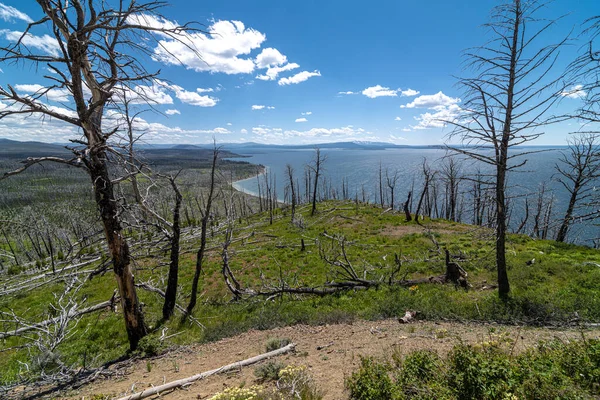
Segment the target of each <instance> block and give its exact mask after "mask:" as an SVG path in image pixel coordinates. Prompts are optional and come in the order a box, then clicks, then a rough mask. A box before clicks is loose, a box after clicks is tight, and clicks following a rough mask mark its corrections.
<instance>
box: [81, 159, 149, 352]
mask: <svg viewBox="0 0 600 400" xmlns="http://www.w3.org/2000/svg"><path fill="white" fill-rule="evenodd" d="M106 157H107V156H106V154H105V153H104V151H103V150H97V151H95V152H94V154H92V155H91V156H90V160H89V161H88V170H89V174H90V177H91V179H92V184H93V185H94V195H95V199H96V204H97V205H98V209H99V212H100V218H101V220H102V225H103V227H104V234H105V236H106V242H107V244H108V249H109V251H110V254H111V257H112V262H113V270H114V273H115V278H116V280H117V285H118V288H119V297H120V299H121V307H122V308H123V317H124V319H125V330H126V331H127V337H128V338H129V348H130V349H131V350H135V349H136V348H137V345H138V343H139V341H140V339H141V338H143V337H144V336H145V335H146V334H147V330H146V325H145V323H144V315H143V313H142V309H141V306H140V303H139V301H138V297H137V293H136V290H135V280H134V276H133V273H132V272H131V265H130V264H131V254H130V252H129V245H128V244H127V240H126V238H125V236H123V232H122V228H121V222H120V221H119V217H118V216H119V210H118V205H117V201H116V199H115V196H114V189H113V184H112V182H111V180H110V175H109V172H108V166H107V164H106V162H107V161H106Z"/></svg>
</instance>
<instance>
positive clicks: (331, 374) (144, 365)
mask: <svg viewBox="0 0 600 400" xmlns="http://www.w3.org/2000/svg"><path fill="white" fill-rule="evenodd" d="M491 331H493V332H494V333H495V334H498V333H500V332H502V333H505V334H506V335H510V337H511V338H512V339H516V344H515V351H520V350H523V349H524V348H526V347H528V346H532V345H534V344H535V343H537V342H538V341H539V340H547V339H552V338H559V339H561V340H568V339H577V338H581V331H580V330H576V329H548V328H543V329H541V328H519V327H513V326H502V325H495V324H485V325H483V324H458V323H434V322H415V323H412V324H407V325H401V324H399V323H398V321H397V320H383V321H357V322H355V323H353V324H349V325H348V324H340V325H326V326H305V325H297V326H292V327H285V328H278V329H272V330H268V331H249V332H246V333H244V334H242V335H239V336H236V337H233V338H228V339H223V340H221V341H218V342H215V343H209V344H203V345H194V346H187V347H183V348H180V349H178V350H176V351H173V352H170V353H169V354H167V355H165V356H162V357H160V358H156V359H150V360H141V361H138V362H136V363H135V364H134V365H133V366H132V367H131V368H129V370H128V371H127V374H126V375H124V377H122V378H119V379H109V380H104V381H97V382H95V383H93V384H91V385H89V386H86V387H84V388H81V389H79V390H78V391H77V392H76V393H70V394H69V397H65V398H69V399H90V398H92V396H93V395H94V394H103V395H111V396H118V395H124V394H129V393H131V392H132V390H133V391H136V392H138V391H141V390H143V389H145V388H147V387H150V386H152V385H154V386H157V385H161V384H163V383H165V382H169V381H172V380H176V379H181V378H185V377H188V376H191V375H194V374H197V373H200V372H203V371H207V370H210V369H213V368H217V367H220V366H223V365H226V364H229V363H232V362H235V361H239V360H243V359H246V358H249V357H252V356H255V355H258V354H260V353H264V352H265V344H266V342H267V340H268V339H269V338H273V337H278V338H289V339H291V340H292V341H293V342H294V343H297V347H296V352H295V354H288V355H284V356H281V357H279V359H278V361H281V362H282V363H284V364H294V365H306V366H307V367H308V368H309V371H310V373H311V374H312V376H313V377H314V379H315V380H316V382H317V385H318V386H319V387H320V388H322V389H323V390H324V391H325V399H329V400H334V399H335V400H337V399H347V393H344V379H345V377H347V376H348V375H349V374H351V373H352V371H354V370H356V368H357V367H358V364H359V362H360V356H361V355H372V356H376V357H386V356H389V355H390V352H391V351H392V349H393V348H397V349H399V350H400V351H402V352H403V353H407V352H410V351H412V350H416V349H434V350H437V351H438V352H439V353H440V354H445V353H447V352H448V351H449V350H450V349H451V348H452V346H453V345H454V344H456V343H457V338H461V339H462V340H463V341H465V342H469V343H476V342H482V341H486V340H490V335H491V333H490V332H491ZM585 335H586V337H589V338H592V337H596V338H597V337H600V330H587V331H585ZM326 345H329V346H327V347H325V348H323V349H321V350H317V347H318V346H326ZM255 368H256V366H253V367H248V368H245V369H243V370H241V371H236V372H235V373H230V374H225V375H218V376H212V377H210V378H208V379H206V380H203V381H199V382H195V383H194V384H192V385H191V386H189V387H188V388H187V389H186V390H177V391H174V392H172V393H168V394H165V395H163V396H162V398H164V399H168V400H171V399H205V398H208V397H210V396H212V395H213V394H215V393H217V392H219V391H221V390H223V389H224V388H225V387H229V386H239V385H241V384H245V385H246V386H249V385H252V384H253V383H254V382H255V379H256V378H255V376H254V369H255ZM148 370H150V372H148Z"/></svg>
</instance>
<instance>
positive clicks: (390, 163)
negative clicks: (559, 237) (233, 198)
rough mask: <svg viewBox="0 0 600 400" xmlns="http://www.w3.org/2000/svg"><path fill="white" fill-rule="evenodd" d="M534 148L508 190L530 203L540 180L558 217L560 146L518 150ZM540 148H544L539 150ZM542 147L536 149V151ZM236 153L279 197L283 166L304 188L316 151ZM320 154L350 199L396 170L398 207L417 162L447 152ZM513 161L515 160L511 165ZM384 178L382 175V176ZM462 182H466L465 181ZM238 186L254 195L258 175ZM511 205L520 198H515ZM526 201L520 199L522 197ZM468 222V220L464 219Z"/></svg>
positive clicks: (375, 189)
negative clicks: (259, 170)
mask: <svg viewBox="0 0 600 400" xmlns="http://www.w3.org/2000/svg"><path fill="white" fill-rule="evenodd" d="M532 150H534V151H536V152H534V153H532V154H528V155H526V156H523V157H520V158H518V159H517V158H515V162H514V163H520V162H522V161H523V160H525V159H526V160H527V163H526V164H525V165H524V166H523V167H521V168H520V169H519V171H515V172H511V173H510V175H509V178H508V180H509V186H510V188H509V190H510V193H511V194H512V195H523V194H528V195H529V196H530V207H531V206H533V201H534V200H535V199H534V197H536V196H537V193H538V191H539V190H540V187H541V185H542V184H543V183H545V184H546V185H547V188H548V189H552V190H553V192H552V193H553V195H554V197H555V201H554V206H553V210H554V211H553V214H554V216H555V218H558V217H559V216H560V215H562V214H563V213H564V211H565V208H566V206H567V203H568V199H569V194H568V193H567V191H566V190H565V189H564V188H563V187H562V185H560V184H559V183H558V182H557V181H556V180H555V179H554V177H555V175H556V170H555V168H554V167H555V165H556V164H557V162H558V158H559V155H560V151H561V150H564V149H563V148H556V147H555V148H543V149H542V148H526V149H522V150H520V151H521V152H524V151H532ZM540 150H543V151H540ZM537 151H540V152H537ZM236 152H237V153H238V154H242V155H245V156H248V157H249V158H246V159H245V160H246V161H248V162H251V163H253V164H262V165H264V166H265V167H266V168H267V170H268V171H269V173H271V174H275V176H276V183H277V188H276V190H277V197H278V198H279V199H280V200H281V201H283V200H284V193H285V186H286V184H287V176H286V171H285V170H286V165H287V164H290V165H291V166H292V167H293V168H294V170H295V173H294V174H295V176H296V178H297V179H298V180H299V182H300V190H301V192H302V193H303V192H304V190H303V188H304V186H303V185H304V184H303V182H304V180H303V179H304V170H305V168H306V166H307V165H308V164H310V163H311V162H312V160H313V159H314V156H315V151H314V150H313V149H301V150H300V149H298V150H296V149H292V150H290V149H270V148H269V149H265V148H256V149H252V148H248V149H244V150H236ZM321 154H322V155H324V156H325V157H326V161H325V163H324V164H323V176H325V177H326V179H327V180H330V182H331V183H332V185H333V186H334V187H335V188H336V190H337V191H338V193H340V194H341V187H342V181H343V180H345V181H346V182H347V183H348V188H349V190H348V192H349V196H350V197H351V198H354V197H355V196H356V195H358V198H361V196H362V190H363V188H364V190H365V191H366V192H367V196H368V199H369V201H371V202H376V201H378V200H379V186H378V185H379V167H380V164H381V167H382V169H383V170H384V172H385V170H386V168H387V169H388V170H389V171H390V173H392V172H393V171H395V170H397V171H398V176H399V179H398V183H397V185H396V199H397V202H396V204H397V205H396V207H398V204H400V202H404V201H405V200H406V196H407V195H408V192H409V191H410V190H411V187H413V181H414V190H415V193H414V195H415V196H416V195H418V193H419V192H420V190H421V188H422V174H421V166H422V163H423V160H424V159H427V162H428V163H429V164H430V166H431V167H432V169H439V168H441V167H442V164H443V163H444V162H446V161H445V157H447V155H448V153H447V152H446V151H445V150H443V149H436V148H391V149H385V150H362V149H361V150H346V149H321ZM514 163H513V164H514ZM478 170H479V171H483V172H485V171H488V172H490V171H491V169H490V167H489V166H486V165H484V164H482V163H475V162H473V161H472V160H465V162H463V163H462V164H461V172H462V175H463V176H465V177H467V178H469V177H471V178H472V177H474V176H475V175H476V174H477V171H478ZM384 179H385V178H384ZM463 185H465V187H466V185H467V183H464V184H463ZM234 186H235V187H236V189H238V190H241V191H244V192H246V193H250V194H254V195H256V194H257V193H258V183H257V178H256V177H254V178H249V179H246V180H242V181H238V182H236V183H235V184H234ZM514 202H515V204H517V202H519V200H518V199H517V200H514ZM521 202H522V203H524V202H523V201H521ZM523 208H524V207H523V205H519V206H515V207H514V209H513V217H514V221H517V220H519V219H521V218H522V214H523ZM467 222H468V221H467ZM597 236H598V234H597V232H596V229H595V228H594V227H589V226H579V225H576V226H574V227H573V230H572V236H571V237H572V238H573V240H575V239H576V240H577V241H578V242H584V243H587V244H591V242H590V240H591V239H592V238H595V237H597Z"/></svg>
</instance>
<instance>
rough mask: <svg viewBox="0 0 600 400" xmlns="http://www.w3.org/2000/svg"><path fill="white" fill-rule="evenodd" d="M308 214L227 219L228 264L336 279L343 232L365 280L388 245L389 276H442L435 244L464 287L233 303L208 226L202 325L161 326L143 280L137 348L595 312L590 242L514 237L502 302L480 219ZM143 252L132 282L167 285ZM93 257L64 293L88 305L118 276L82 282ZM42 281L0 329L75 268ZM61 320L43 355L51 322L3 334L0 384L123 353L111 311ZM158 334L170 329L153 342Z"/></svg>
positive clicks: (16, 299) (34, 316)
mask: <svg viewBox="0 0 600 400" xmlns="http://www.w3.org/2000/svg"><path fill="white" fill-rule="evenodd" d="M309 213H310V209H309V208H308V207H303V208H301V219H300V221H298V222H296V223H294V224H292V223H291V222H290V218H289V214H288V213H287V210H277V213H276V218H275V220H274V222H273V224H272V225H270V224H269V222H268V216H267V215H264V214H259V215H256V216H253V217H251V218H248V219H245V220H237V221H236V226H235V227H233V241H232V244H231V245H230V247H229V251H228V255H229V259H230V266H231V270H232V272H233V273H234V274H235V276H236V277H237V279H238V280H239V283H240V285H241V286H242V288H253V289H259V288H261V287H274V286H277V285H280V284H281V280H282V279H283V280H285V282H287V284H288V285H290V286H313V287H317V286H318V287H323V285H324V284H325V283H326V282H336V281H338V280H339V274H338V270H337V269H336V268H335V267H333V266H332V265H330V264H328V263H327V262H325V261H324V259H323V256H325V257H326V258H329V259H332V258H334V257H335V255H336V254H337V255H339V254H340V249H341V247H340V243H342V242H343V243H344V246H345V249H346V252H347V257H348V261H350V262H351V263H352V265H353V266H354V268H355V270H356V271H357V273H358V274H359V275H360V276H363V277H365V278H367V279H372V280H374V279H378V277H380V276H383V275H385V274H389V273H390V272H391V271H392V270H393V268H394V265H395V263H394V255H395V254H398V257H399V259H400V260H401V262H402V266H401V269H400V272H399V273H398V279H399V278H402V277H405V278H406V279H410V278H417V277H427V276H432V275H439V274H442V273H443V272H444V258H443V251H442V249H443V248H448V249H449V250H450V252H451V253H452V254H456V255H458V254H460V255H461V256H462V259H461V260H459V261H458V262H459V263H460V264H461V266H462V267H463V268H464V269H465V270H466V271H467V272H468V273H469V280H470V283H471V284H472V285H473V288H472V289H471V290H469V291H464V290H462V289H456V288H455V287H454V286H453V285H436V284H420V285H418V286H412V287H400V286H391V287H390V286H387V285H382V286H380V287H379V288H378V289H370V290H357V291H354V290H349V291H344V292H340V293H338V294H334V295H328V296H321V297H319V296H299V295H285V296H283V297H274V298H269V299H265V298H261V297H253V298H250V299H245V300H238V301H232V294H231V293H230V292H229V291H228V290H227V287H226V286H225V284H224V280H223V276H222V265H221V264H222V260H221V250H222V243H223V241H224V240H225V239H224V233H225V230H224V227H222V226H221V225H218V224H215V228H214V229H213V231H212V232H211V237H210V243H209V248H210V251H209V260H208V262H207V263H206V266H205V268H204V271H203V274H202V277H201V290H200V291H201V295H200V303H199V305H198V306H197V307H196V309H195V312H194V317H195V318H196V319H197V321H198V322H199V323H200V324H201V325H202V327H200V326H199V325H198V324H194V323H191V322H181V321H180V319H179V318H178V317H175V318H173V319H172V320H171V321H169V322H168V323H166V324H164V325H160V326H158V325H157V324H158V322H159V319H160V316H161V307H162V299H161V298H160V297H159V296H158V295H156V294H155V293H152V292H148V291H145V290H141V289H140V291H139V294H140V297H141V299H142V301H143V303H144V304H145V306H144V310H145V313H146V320H147V323H148V324H149V326H150V327H152V328H153V333H152V334H151V335H150V336H149V337H148V338H146V339H144V340H143V343H142V344H141V351H142V352H144V351H145V352H147V353H153V352H156V351H160V349H162V348H166V347H168V346H170V345H175V344H183V343H197V342H204V341H211V340H215V339H218V338H221V337H225V336H231V335H234V334H236V333H239V332H242V331H245V330H248V329H267V328H272V327H276V326H282V325H288V324H296V323H309V324H326V323H336V322H345V321H352V320H353V319H356V318H363V319H380V318H387V317H394V316H399V315H403V314H404V312H405V311H406V310H407V309H411V310H416V311H418V312H419V315H418V316H419V318H424V319H431V320H436V319H450V320H459V321H463V320H480V321H498V322H503V323H527V324H564V323H569V322H573V321H595V322H597V321H600V293H599V292H598V288H599V287H600V266H599V265H600V252H598V251H597V250H594V249H590V248H585V247H578V246H574V245H567V244H558V243H555V242H551V241H541V240H533V239H531V238H529V237H526V236H522V235H511V236H510V237H509V246H508V248H509V251H508V255H507V256H508V262H509V265H510V269H509V278H510V279H511V283H512V293H511V298H510V300H509V301H508V302H506V303H503V302H501V301H500V300H498V296H497V293H496V291H495V290H494V289H493V288H492V289H490V288H489V287H490V285H492V284H493V283H494V281H495V271H494V257H493V241H492V238H493V235H492V233H491V232H489V231H487V230H486V229H483V228H478V227H473V226H468V225H463V224H458V223H453V222H448V221H442V220H435V221H429V220H426V221H422V222H421V225H419V224H417V223H416V222H414V221H412V222H408V223H407V222H405V220H404V217H403V215H402V214H399V213H394V212H389V211H388V212H384V211H383V210H382V209H380V208H378V207H375V206H372V205H365V204H355V203H352V202H326V203H321V204H319V212H318V213H317V215H316V216H314V217H310V216H309ZM195 233H197V232H194V230H193V229H192V230H191V231H188V232H187V236H188V239H186V241H185V245H184V251H183V252H182V255H181V266H180V291H179V295H178V303H179V304H181V305H183V306H185V305H186V304H187V300H188V296H189V291H190V285H191V277H192V275H193V268H194V264H195V249H196V246H197V243H196V239H194V237H195V236H194V235H195ZM342 238H344V239H343V240H342ZM302 239H303V240H304V243H305V250H304V251H302V250H301V240H302ZM146 250H147V252H146V255H141V254H138V256H137V257H136V259H135V267H136V270H137V272H136V281H137V282H138V283H141V282H145V283H148V284H150V285H151V286H154V287H158V288H161V289H163V290H164V286H165V279H166V272H167V270H166V266H165V261H166V260H167V257H168V254H166V253H165V252H163V251H161V250H160V249H157V248H154V247H148V248H147V249H146ZM533 258H535V260H536V261H535V263H534V264H533V265H527V264H526V261H528V260H531V259H533ZM102 261H103V260H99V261H97V262H95V263H91V264H90V265H87V266H84V267H81V271H83V272H81V273H79V274H78V275H76V276H77V280H78V281H79V282H84V283H83V285H82V286H81V288H80V289H79V290H78V291H76V292H75V291H72V292H71V297H72V299H73V300H75V301H77V302H78V303H80V304H82V303H83V302H84V301H85V304H86V305H93V304H96V303H99V302H102V301H105V300H108V299H109V298H110V297H111V296H112V294H113V291H114V289H115V280H114V278H113V276H112V275H111V274H112V273H111V272H110V270H108V272H106V273H104V274H101V275H97V276H94V277H93V278H92V279H90V280H86V278H87V277H88V276H89V271H90V270H93V269H94V268H96V267H97V266H98V265H99V264H100V263H101V262H102ZM86 271H88V272H86ZM71 272H72V271H71ZM28 278H30V277H27V276H10V277H6V276H5V277H3V280H4V282H0V287H5V288H6V287H12V286H14V285H15V283H16V282H18V281H23V280H25V279H28ZM47 280H48V281H49V283H48V284H47V285H44V286H42V287H39V288H36V289H35V290H26V291H22V292H17V293H12V294H9V295H5V296H2V297H1V298H0V310H1V311H4V312H5V314H4V317H3V319H4V323H3V324H2V330H3V331H7V330H10V329H15V327H16V326H15V323H14V322H11V321H10V320H11V317H10V315H12V313H14V315H17V316H19V317H22V318H25V319H27V320H29V321H32V322H33V321H40V320H42V319H46V318H48V317H50V316H55V315H57V314H60V312H59V311H57V303H59V296H60V294H61V293H63V291H64V288H65V285H68V284H70V285H73V287H76V286H77V282H75V283H74V282H73V276H70V277H66V276H65V277H63V278H60V277H56V276H53V275H49V276H48V277H47ZM68 297H69V296H67V297H65V298H64V299H63V300H62V304H63V305H67V302H68ZM69 329H70V331H69V333H68V334H69V337H68V338H67V339H65V340H64V341H63V342H62V343H61V344H59V345H58V346H57V347H56V348H54V349H52V350H48V352H47V353H50V354H41V353H40V351H39V350H38V348H37V347H28V346H29V343H31V340H32V339H40V340H42V341H44V340H46V341H50V340H51V339H52V337H53V335H56V332H54V331H53V328H52V329H49V330H48V332H43V331H34V332H33V333H30V334H29V335H28V336H27V337H23V338H16V337H12V338H8V339H6V340H4V341H3V342H2V343H1V344H0V351H2V357H0V371H2V372H0V383H8V382H14V381H16V380H22V379H26V378H28V377H33V376H35V375H36V374H39V373H40V372H42V371H44V370H46V369H51V368H56V365H55V364H53V361H52V360H58V359H60V360H61V362H63V363H64V364H65V365H70V366H76V367H85V368H90V367H93V366H98V365H100V364H102V363H104V362H106V361H109V360H114V359H116V358H118V357H120V356H122V355H124V354H125V353H126V349H127V337H126V334H125V332H124V327H123V322H122V317H121V315H120V314H119V313H118V312H117V313H114V312H110V311H109V310H105V311H102V312H97V313H94V314H89V315H87V316H84V317H82V318H81V319H80V320H79V322H78V323H77V324H76V325H75V324H71V325H70V326H69ZM161 336H167V337H168V338H167V339H165V340H160V339H159V338H160V337H161ZM32 360H33V361H32ZM23 363H25V364H27V366H26V367H25V365H24V364H23Z"/></svg>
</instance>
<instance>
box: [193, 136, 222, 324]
mask: <svg viewBox="0 0 600 400" xmlns="http://www.w3.org/2000/svg"><path fill="white" fill-rule="evenodd" d="M218 158H219V149H218V148H217V147H216V145H215V148H214V149H213V157H212V165H211V169H210V188H209V191H208V197H207V198H206V204H205V206H204V208H203V209H201V212H202V222H201V224H200V248H199V249H198V252H197V253H196V271H195V272H194V278H193V280H192V292H191V296H190V302H189V304H188V306H187V307H186V311H187V314H188V315H189V314H191V313H192V311H193V310H194V307H196V302H197V297H198V280H199V279H200V273H201V272H202V263H203V262H204V252H205V251H206V234H207V231H208V220H209V218H210V210H211V206H212V201H213V195H214V192H215V184H216V183H215V175H216V172H217V171H216V170H217V160H218Z"/></svg>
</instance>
